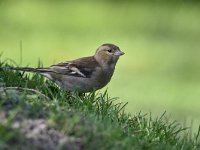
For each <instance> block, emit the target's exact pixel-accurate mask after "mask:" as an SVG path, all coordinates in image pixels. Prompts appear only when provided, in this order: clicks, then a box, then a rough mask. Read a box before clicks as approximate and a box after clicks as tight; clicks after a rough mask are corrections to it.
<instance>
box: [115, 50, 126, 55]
mask: <svg viewBox="0 0 200 150" xmlns="http://www.w3.org/2000/svg"><path fill="white" fill-rule="evenodd" d="M124 54H125V53H124V52H122V51H120V50H117V51H116V52H115V53H114V55H115V56H122V55H124Z"/></svg>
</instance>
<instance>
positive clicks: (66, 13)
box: [0, 0, 200, 130]
mask: <svg viewBox="0 0 200 150" xmlns="http://www.w3.org/2000/svg"><path fill="white" fill-rule="evenodd" d="M199 18H200V9H199V3H195V2H185V1H176V2H174V1H171V2H168V1H167V2H166V1H165V2H164V1H155V0H153V1H151V2H127V1H118V2H116V1H101V2H99V1H45V0H44V1H37V0H29V1H26V0H21V1H15V0H4V1H0V20H1V21H0V33H1V34H0V41H1V43H0V52H3V57H2V58H3V59H4V58H11V59H13V60H15V61H16V62H17V63H18V64H20V54H19V52H20V41H22V47H23V51H22V55H23V57H22V58H23V61H22V64H20V66H27V65H28V66H33V67H34V66H37V63H38V58H40V59H41V60H42V61H43V63H44V66H49V65H51V64H52V63H58V62H61V61H63V60H71V59H74V58H78V57H82V56H87V55H92V54H93V53H94V51H95V50H96V48H97V47H98V46H99V45H100V44H102V43H105V42H112V43H115V44H117V45H118V46H119V47H120V48H121V49H122V50H123V51H124V52H125V53H126V54H125V55H124V56H123V57H122V58H121V59H120V60H119V63H118V64H117V68H116V72H115V74H114V76H113V79H112V81H111V83H110V84H109V85H108V86H107V87H106V88H108V89H109V94H110V96H112V97H120V98H121V99H120V100H121V101H123V102H126V101H128V102H129V105H128V106H127V107H126V111H127V112H130V113H132V114H134V113H135V112H138V111H140V110H142V112H144V113H148V112H152V115H153V116H158V115H161V114H162V113H163V111H164V110H166V111H167V112H168V114H170V115H171V116H172V117H173V118H174V119H178V120H179V121H181V122H184V123H185V124H186V126H190V125H191V120H193V121H194V126H195V130H196V129H197V126H198V125H199V124H200V117H199V116H200V111H199V109H200V108H199V106H200V102H199V99H200V94H199V93H200V86H199V85H200V80H199V76H200V69H199V68H200V61H199V55H200V51H199V47H200V42H199V40H200V20H199ZM152 104H153V105H152Z"/></svg>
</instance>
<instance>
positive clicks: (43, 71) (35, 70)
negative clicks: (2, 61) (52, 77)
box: [0, 67, 51, 73]
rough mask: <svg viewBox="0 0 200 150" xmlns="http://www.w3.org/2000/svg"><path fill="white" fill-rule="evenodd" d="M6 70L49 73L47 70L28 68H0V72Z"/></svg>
mask: <svg viewBox="0 0 200 150" xmlns="http://www.w3.org/2000/svg"><path fill="white" fill-rule="evenodd" d="M6 70H16V71H26V72H35V73H45V72H51V70H50V69H49V68H29V67H16V68H0V71H6Z"/></svg>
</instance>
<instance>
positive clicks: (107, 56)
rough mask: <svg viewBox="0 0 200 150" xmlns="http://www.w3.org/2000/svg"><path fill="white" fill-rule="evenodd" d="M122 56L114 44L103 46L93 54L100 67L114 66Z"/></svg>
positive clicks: (122, 53)
mask: <svg viewBox="0 0 200 150" xmlns="http://www.w3.org/2000/svg"><path fill="white" fill-rule="evenodd" d="M122 55H124V52H122V51H121V50H120V49H119V47H118V46H116V45H114V44H103V45H101V46H100V47H99V48H98V49H97V50H96V53H95V56H94V57H95V59H96V60H97V61H98V62H99V63H100V65H103V66H105V65H115V64H116V63H117V61H118V59H119V57H120V56H122Z"/></svg>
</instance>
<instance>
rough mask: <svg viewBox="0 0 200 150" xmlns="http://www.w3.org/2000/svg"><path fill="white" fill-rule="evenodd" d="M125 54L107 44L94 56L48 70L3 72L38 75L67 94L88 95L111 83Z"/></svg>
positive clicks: (18, 68) (62, 63)
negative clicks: (117, 65) (76, 92)
mask: <svg viewBox="0 0 200 150" xmlns="http://www.w3.org/2000/svg"><path fill="white" fill-rule="evenodd" d="M124 54H125V53H124V52H122V51H121V50H120V48H119V47H118V46H116V45H114V44H110V43H105V44H102V45H101V46H100V47H98V48H97V50H96V52H95V54H94V55H93V56H89V57H82V58H78V59H75V60H71V61H64V62H61V63H58V64H55V65H52V66H50V67H46V68H29V67H16V68H1V70H15V71H24V72H32V73H38V74H40V75H42V76H44V77H46V78H48V79H49V80H51V81H53V82H54V83H56V84H57V85H58V86H59V87H61V88H62V89H64V90H66V91H67V92H73V91H78V92H79V93H88V92H92V91H96V90H99V89H101V88H103V87H104V86H106V85H107V84H108V83H109V82H110V80H111V78H112V76H113V73H114V71H115V66H116V63H117V62H118V60H119V57H120V56H122V55H124Z"/></svg>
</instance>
